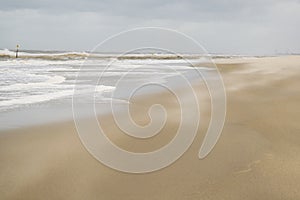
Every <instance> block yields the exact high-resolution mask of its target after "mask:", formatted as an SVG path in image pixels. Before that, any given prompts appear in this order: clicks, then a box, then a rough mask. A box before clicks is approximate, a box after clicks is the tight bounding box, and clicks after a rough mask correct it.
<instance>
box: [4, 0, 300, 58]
mask: <svg viewBox="0 0 300 200" xmlns="http://www.w3.org/2000/svg"><path fill="white" fill-rule="evenodd" d="M299 10H300V1H299V0H263V1H258V0H255V1H251V2H241V1H237V0H228V1H217V0H213V1H208V2H207V1H205V2H199V1H195V0H190V1H185V2H181V1H169V0H164V1H113V2H111V1H101V2H99V1H95V0H89V1H84V0H75V1H64V2H60V1H58V0H54V1H34V0H30V1H19V0H12V1H5V2H4V1H3V2H1V6H0V17H1V22H0V23H1V24H0V25H1V27H2V28H1V30H0V34H1V38H0V49H12V50H13V49H14V48H15V46H16V44H20V45H21V49H29V50H51V51H52V50H59V51H89V50H91V49H92V48H93V47H94V46H95V45H97V44H98V43H99V42H102V41H103V40H105V39H106V38H108V37H110V36H111V35H113V34H116V33H119V32H120V31H124V30H128V29H132V28H136V27H149V26H150V27H152V26H153V27H162V28H169V29H175V30H177V31H180V32H182V33H185V34H187V35H189V36H191V37H193V38H194V39H196V40H197V41H198V42H199V43H201V44H202V45H203V46H204V47H205V48H206V49H207V51H208V52H209V53H215V54H240V55H276V54H299V53H300V45H299V43H298V42H297V41H298V35H300V28H299V24H300V13H299ZM160 40H161V41H164V40H165V38H160ZM126 45H127V44H125V43H124V44H120V48H123V47H126ZM178 45H181V44H178ZM107 52H111V50H110V49H107Z"/></svg>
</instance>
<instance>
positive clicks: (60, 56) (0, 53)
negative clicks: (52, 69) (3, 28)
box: [0, 49, 207, 60]
mask: <svg viewBox="0 0 300 200" xmlns="http://www.w3.org/2000/svg"><path fill="white" fill-rule="evenodd" d="M15 57H16V52H15V51H12V50H8V49H3V50H0V59H1V58H2V59H5V58H6V59H13V58H15ZM203 57H207V55H199V54H163V53H132V54H118V53H114V54H108V53H88V52H60V53H57V52H44V51H38V52H29V51H19V53H18V58H19V59H42V60H80V59H86V58H88V59H112V58H114V59H117V60H145V59H154V60H181V59H199V58H203Z"/></svg>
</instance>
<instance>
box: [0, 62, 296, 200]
mask: <svg viewBox="0 0 300 200" xmlns="http://www.w3.org/2000/svg"><path fill="white" fill-rule="evenodd" d="M215 62H216V64H217V66H218V68H219V70H220V72H221V74H222V76H223V79H224V84H225V87H226V94H227V117H226V122H225V126H224V129H223V132H222V135H221V138H220V140H219V141H218V143H217V145H216V146H215V148H214V149H213V151H212V152H211V153H210V154H209V156H207V157H206V158H205V159H203V160H199V159H198V151H199V148H200V145H201V143H202V141H203V137H204V134H205V131H206V129H207V124H208V122H209V118H210V106H209V98H208V94H207V91H206V89H205V85H204V84H203V83H199V84H195V86H194V87H195V88H197V89H199V90H201V91H206V92H203V93H201V94H199V99H200V100H201V104H200V105H201V126H200V128H199V130H198V134H197V136H196V139H195V141H194V142H193V144H192V146H191V147H190V148H189V150H188V151H187V152H186V153H185V154H184V155H183V156H182V157H181V158H180V159H179V160H178V161H176V162H175V163H174V164H172V165H171V166H169V167H167V168H165V169H162V170H159V171H157V172H154V173H148V174H127V173H122V172H118V171H115V170H112V169H110V168H108V167H106V166H104V165H103V164H101V163H99V162H98V161H97V160H95V159H94V158H93V157H92V156H91V155H90V154H89V153H88V152H87V151H86V150H85V148H84V147H83V145H82V144H81V142H80V140H79V137H78V135H77V133H76V129H75V125H74V122H73V121H71V122H62V123H55V124H47V125H43V126H37V127H31V128H23V129H19V130H10V131H2V132H1V133H0V199H116V200H117V199H118V200H119V199H172V200H174V199H180V200H182V199H272V200H273V199H300V191H299V188H300V156H299V155H300V124H299V120H300V103H299V102H300V79H299V77H300V56H281V57H266V58H248V59H238V58H233V59H217V60H215ZM182 92H184V91H182ZM152 103H161V104H163V105H164V106H165V108H166V110H167V112H168V114H169V115H168V116H169V117H168V119H167V123H166V126H165V127H164V128H163V129H162V131H161V133H160V134H159V135H158V136H155V137H153V138H151V139H149V140H147V141H146V140H137V139H132V138H130V137H128V136H126V135H124V134H122V132H121V131H120V130H119V129H118V127H117V126H116V125H115V123H114V122H113V119H112V117H111V116H109V115H107V116H101V117H99V121H100V123H101V122H103V126H104V127H103V128H104V129H105V130H106V131H107V132H108V133H109V135H108V137H109V138H110V139H111V140H112V141H113V142H114V143H115V144H117V145H118V146H120V147H122V148H124V149H126V150H130V151H135V152H147V151H151V150H154V149H157V148H159V147H162V146H163V145H164V144H166V142H168V141H170V140H171V139H172V138H173V137H174V132H175V131H174V130H176V129H177V128H178V125H179V121H180V118H179V116H180V115H179V108H178V102H177V101H176V99H175V98H174V96H172V95H171V94H169V93H161V94H156V95H151V96H147V97H146V98H138V99H133V100H132V104H131V106H132V107H131V108H132V110H131V111H132V112H131V113H132V115H133V118H134V119H136V121H137V123H138V124H140V125H144V124H147V123H148V122H149V117H148V116H147V112H146V111H147V109H148V108H149V106H150V105H151V104H152Z"/></svg>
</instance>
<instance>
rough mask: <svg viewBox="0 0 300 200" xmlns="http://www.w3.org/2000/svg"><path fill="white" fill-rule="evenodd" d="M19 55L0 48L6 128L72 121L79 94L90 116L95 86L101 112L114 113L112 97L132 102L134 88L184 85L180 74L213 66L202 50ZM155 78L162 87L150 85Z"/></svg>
mask: <svg viewBox="0 0 300 200" xmlns="http://www.w3.org/2000/svg"><path fill="white" fill-rule="evenodd" d="M15 54H16V53H15V52H14V51H12V50H8V49H2V50H0V130H7V129H15V128H21V127H26V126H32V125H37V124H43V123H52V122H56V121H63V120H71V119H72V116H73V113H72V112H73V110H72V105H73V104H72V102H73V100H74V96H75V95H76V100H79V101H77V102H80V100H82V104H81V105H80V108H81V109H82V117H88V115H89V114H88V113H85V112H84V110H85V107H87V106H91V105H89V104H88V103H86V102H87V101H85V100H84V98H85V96H86V94H87V93H89V92H90V91H91V88H92V89H93V92H94V93H95V94H94V96H95V99H96V101H95V102H94V103H96V104H97V105H98V106H97V108H98V109H97V111H96V112H97V114H104V113H107V112H110V110H109V106H107V105H108V104H109V103H111V102H114V103H115V104H118V105H120V107H122V105H126V104H128V103H129V99H128V97H129V94H132V93H133V91H134V90H137V91H140V92H136V93H139V94H140V95H142V94H143V93H149V92H157V90H159V88H160V87H159V85H167V86H168V87H180V84H181V83H180V81H179V79H178V78H180V77H181V78H182V77H184V78H186V79H196V78H199V74H197V71H195V68H194V65H197V66H198V70H199V69H201V70H203V71H206V70H210V69H209V68H208V67H205V65H204V64H203V63H207V62H208V60H207V58H206V56H204V55H197V54H182V55H173V54H164V53H153V52H152V53H131V54H126V55H124V54H119V53H95V52H93V53H90V52H68V51H32V50H27V51H23V50H22V51H20V52H19V53H18V58H16V57H15ZM201 64H202V65H203V66H201ZM149 83H150V84H151V83H152V84H153V85H156V86H155V87H153V88H151V87H146V85H147V84H148V85H149ZM138 86H139V87H138ZM144 86H145V87H144ZM120 88H121V89H120ZM143 88H144V89H143ZM161 88H162V89H164V88H165V87H161ZM117 89H118V91H119V92H118V94H117V95H115V94H114V92H116V91H117ZM77 106H78V104H77Z"/></svg>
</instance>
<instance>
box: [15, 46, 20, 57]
mask: <svg viewBox="0 0 300 200" xmlns="http://www.w3.org/2000/svg"><path fill="white" fill-rule="evenodd" d="M19 47H20V45H18V44H17V49H16V58H18V53H19Z"/></svg>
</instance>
